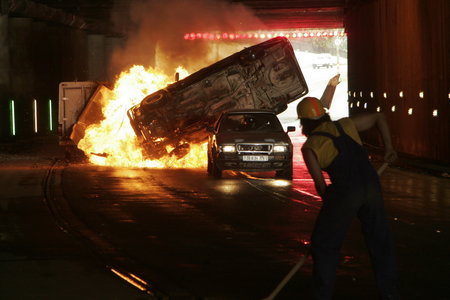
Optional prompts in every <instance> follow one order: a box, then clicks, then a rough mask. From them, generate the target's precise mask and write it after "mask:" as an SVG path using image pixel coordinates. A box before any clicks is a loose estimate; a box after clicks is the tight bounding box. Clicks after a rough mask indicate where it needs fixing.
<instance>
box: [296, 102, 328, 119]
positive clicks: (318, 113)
mask: <svg viewBox="0 0 450 300" xmlns="http://www.w3.org/2000/svg"><path fill="white" fill-rule="evenodd" d="M324 114H325V109H324V108H323V105H322V102H320V100H319V99H317V98H314V97H306V98H304V99H302V100H301V101H300V103H299V104H298V105H297V115H298V117H299V118H300V119H301V118H304V119H319V118H321V117H322V116H323V115H324Z"/></svg>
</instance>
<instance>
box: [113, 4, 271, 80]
mask: <svg viewBox="0 0 450 300" xmlns="http://www.w3.org/2000/svg"><path fill="white" fill-rule="evenodd" d="M129 19H130V20H131V22H130V23H129V24H128V29H127V30H128V34H127V40H126V42H125V45H124V47H122V48H121V49H120V50H118V51H116V52H115V53H114V54H113V60H112V69H113V70H117V71H122V70H125V69H128V68H129V67H130V66H132V65H134V64H138V65H144V66H152V67H157V68H159V69H161V70H162V71H165V72H166V73H167V74H172V73H174V70H175V69H176V67H178V66H180V65H181V66H183V67H184V68H186V69H187V70H188V71H189V72H193V71H196V70H198V69H200V68H202V67H205V66H208V65H210V64H211V63H213V62H214V61H216V60H218V59H220V58H223V57H224V56H226V55H229V54H231V53H232V52H235V51H237V50H240V49H242V45H241V47H239V48H238V49H237V50H236V47H231V48H230V47H229V45H228V47H227V46H226V45H223V43H225V41H223V42H221V43H222V46H220V49H221V50H224V49H225V51H224V52H223V51H222V52H220V53H219V52H218V51H217V49H219V46H218V44H217V42H214V43H212V42H210V41H206V40H194V41H189V40H185V39H184V35H185V34H186V33H190V32H201V33H203V32H237V31H245V30H254V29H264V25H263V24H262V22H261V21H260V20H259V19H258V18H257V17H256V16H255V15H254V14H253V12H252V11H251V10H250V9H248V8H246V7H245V6H243V5H242V4H233V3H229V2H227V1H224V0H146V1H139V0H135V1H133V2H132V3H131V5H130V10H129ZM228 43H230V42H228ZM234 44H236V43H234Z"/></svg>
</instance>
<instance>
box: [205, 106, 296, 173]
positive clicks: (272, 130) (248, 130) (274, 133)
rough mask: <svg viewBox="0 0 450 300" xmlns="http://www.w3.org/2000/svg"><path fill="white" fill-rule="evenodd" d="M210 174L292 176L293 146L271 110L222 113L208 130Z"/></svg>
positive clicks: (291, 129) (289, 127)
mask: <svg viewBox="0 0 450 300" xmlns="http://www.w3.org/2000/svg"><path fill="white" fill-rule="evenodd" d="M208 130H209V131H210V132H211V135H210V136H209V138H208V173H209V174H210V175H212V176H214V177H216V178H220V177H221V176H222V171H223V170H239V171H276V177H279V178H285V179H291V178H292V154H293V150H292V149H293V147H292V142H291V139H290V138H289V135H288V134H287V132H289V131H295V127H293V126H288V128H287V132H285V131H284V129H283V126H282V125H281V123H280V121H279V120H278V118H277V116H276V115H275V114H274V113H273V112H270V111H264V110H242V111H241V110H240V111H230V112H227V113H224V114H222V116H221V117H220V118H219V120H218V121H217V123H216V125H215V126H214V128H209V129H208Z"/></svg>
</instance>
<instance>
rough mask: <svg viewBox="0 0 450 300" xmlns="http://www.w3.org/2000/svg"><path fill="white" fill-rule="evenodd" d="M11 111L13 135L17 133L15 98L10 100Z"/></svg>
mask: <svg viewBox="0 0 450 300" xmlns="http://www.w3.org/2000/svg"><path fill="white" fill-rule="evenodd" d="M9 113H10V121H11V135H16V117H15V115H16V112H15V105H14V100H10V101H9Z"/></svg>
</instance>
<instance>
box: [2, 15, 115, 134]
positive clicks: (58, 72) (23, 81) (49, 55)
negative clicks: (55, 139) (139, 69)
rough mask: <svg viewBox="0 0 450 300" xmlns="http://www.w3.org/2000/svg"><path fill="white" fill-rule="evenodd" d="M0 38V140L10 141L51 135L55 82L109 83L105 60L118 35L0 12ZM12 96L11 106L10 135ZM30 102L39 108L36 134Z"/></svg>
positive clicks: (54, 125)
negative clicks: (94, 81)
mask: <svg viewBox="0 0 450 300" xmlns="http://www.w3.org/2000/svg"><path fill="white" fill-rule="evenodd" d="M0 42H1V43H0V141H15V140H17V139H24V138H25V139H26V138H30V137H33V136H39V135H48V134H56V131H57V123H58V121H57V120H58V119H57V118H58V106H57V105H58V86H59V83H60V82H62V81H84V80H97V81H108V80H109V79H110V78H108V76H109V75H110V74H109V73H110V72H109V69H108V65H107V64H108V61H109V58H110V56H111V54H112V51H114V49H115V47H118V46H120V45H121V38H118V37H109V36H106V35H102V34H91V33H89V32H87V31H84V30H81V29H77V28H70V27H67V26H63V25H58V24H54V23H48V22H42V21H36V20H33V19H31V18H18V17H9V16H8V15H0ZM11 100H14V106H15V107H14V108H15V114H14V118H15V120H16V122H15V124H16V126H15V133H14V134H13V132H12V128H11V127H12V126H11V119H12V115H11ZM34 100H36V103H37V111H38V118H37V120H38V132H37V133H36V132H35V128H34V127H35V125H34V117H33V113H34V111H33V101H34ZM49 100H51V103H52V104H51V105H52V116H51V120H52V125H50V124H49V122H50V115H49V114H50V108H49V105H50V104H49Z"/></svg>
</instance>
